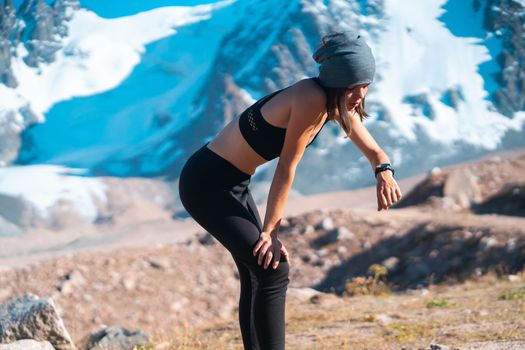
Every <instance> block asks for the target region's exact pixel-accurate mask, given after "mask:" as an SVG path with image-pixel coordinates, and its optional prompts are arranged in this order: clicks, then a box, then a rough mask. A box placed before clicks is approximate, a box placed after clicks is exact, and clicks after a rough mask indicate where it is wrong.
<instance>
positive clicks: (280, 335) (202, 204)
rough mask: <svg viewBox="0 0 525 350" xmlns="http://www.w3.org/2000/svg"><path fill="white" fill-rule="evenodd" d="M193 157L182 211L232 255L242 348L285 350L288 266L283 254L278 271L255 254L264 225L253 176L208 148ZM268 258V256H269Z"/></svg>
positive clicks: (185, 174)
mask: <svg viewBox="0 0 525 350" xmlns="http://www.w3.org/2000/svg"><path fill="white" fill-rule="evenodd" d="M207 144H208V143H206V144H205V145H204V146H202V147H201V148H200V149H198V150H197V151H196V152H195V153H193V154H192V155H191V156H190V158H189V159H188V160H187V162H186V164H185V165H184V167H183V169H182V171H181V174H180V177H179V195H180V199H181V202H182V204H183V206H184V208H185V209H186V210H187V211H188V213H189V214H190V215H191V216H192V217H193V219H195V221H197V223H199V225H201V226H202V227H203V228H204V229H205V230H206V231H208V232H209V233H210V234H212V235H213V236H214V237H215V238H216V239H217V240H218V241H219V242H220V243H221V244H222V245H223V246H224V247H225V248H226V249H227V250H228V251H229V252H230V253H231V255H232V257H233V260H234V261H235V264H236V265H237V269H238V270H239V277H240V283H241V288H240V289H241V290H240V298H239V324H240V328H241V335H242V341H243V344H244V349H245V350H247V349H249V350H254V349H257V350H281V349H284V340H285V299H286V291H287V289H288V284H289V282H290V278H289V265H288V262H287V261H286V260H285V258H284V255H283V254H281V258H280V260H279V266H278V267H277V268H276V269H273V268H272V265H271V264H270V265H269V266H268V268H267V269H265V268H264V266H263V265H264V260H263V263H262V264H261V265H260V266H259V265H258V263H257V260H258V256H259V253H257V255H255V256H254V255H253V249H254V247H255V244H256V243H257V241H258V240H259V235H260V233H261V232H262V223H261V218H260V216H259V212H258V211H257V207H256V205H255V202H254V200H253V197H252V195H251V193H250V189H249V188H248V185H249V183H250V179H251V175H250V174H247V173H245V172H243V171H241V170H240V169H238V168H237V167H235V166H234V165H233V164H232V163H230V162H229V161H228V160H226V159H224V158H222V157H221V156H219V155H218V154H216V153H215V152H213V151H212V150H210V149H209V148H208V147H207ZM265 258H266V257H265Z"/></svg>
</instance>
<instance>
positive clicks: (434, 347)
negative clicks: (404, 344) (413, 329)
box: [430, 344, 450, 350]
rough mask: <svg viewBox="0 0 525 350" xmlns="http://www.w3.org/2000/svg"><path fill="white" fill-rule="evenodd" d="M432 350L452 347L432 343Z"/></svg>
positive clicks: (447, 349) (448, 349)
mask: <svg viewBox="0 0 525 350" xmlns="http://www.w3.org/2000/svg"><path fill="white" fill-rule="evenodd" d="M430 350H450V347H448V346H446V345H443V344H430Z"/></svg>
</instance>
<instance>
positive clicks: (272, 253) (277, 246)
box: [253, 231, 288, 269]
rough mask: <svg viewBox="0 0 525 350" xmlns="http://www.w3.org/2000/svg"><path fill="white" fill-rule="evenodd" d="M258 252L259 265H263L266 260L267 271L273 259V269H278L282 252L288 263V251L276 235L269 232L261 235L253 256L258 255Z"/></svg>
mask: <svg viewBox="0 0 525 350" xmlns="http://www.w3.org/2000/svg"><path fill="white" fill-rule="evenodd" d="M257 251H259V258H258V264H259V265H261V263H262V261H263V259H264V268H265V269H266V268H268V265H270V263H271V262H272V259H273V261H274V262H273V265H272V268H273V269H276V268H277V266H279V260H280V259H281V252H282V254H283V255H284V256H285V258H286V261H288V251H287V250H286V248H285V247H284V245H283V244H282V243H281V241H280V240H279V239H278V238H277V235H276V234H272V233H270V232H267V231H263V232H261V234H260V235H259V241H257V244H256V245H255V248H254V249H253V256H255V255H257ZM265 256H266V257H265Z"/></svg>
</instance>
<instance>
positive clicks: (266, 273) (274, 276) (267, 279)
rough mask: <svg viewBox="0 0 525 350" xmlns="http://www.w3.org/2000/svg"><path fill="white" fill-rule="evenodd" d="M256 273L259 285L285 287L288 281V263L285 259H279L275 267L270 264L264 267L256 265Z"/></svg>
mask: <svg viewBox="0 0 525 350" xmlns="http://www.w3.org/2000/svg"><path fill="white" fill-rule="evenodd" d="M256 274H257V277H258V280H259V283H260V284H261V285H266V286H279V287H285V286H287V285H288V284H289V283H290V265H289V264H288V262H287V261H280V262H279V265H277V267H276V268H275V269H274V268H273V267H272V265H269V266H268V268H266V269H265V268H264V266H263V265H260V266H259V265H258V268H257V273H256Z"/></svg>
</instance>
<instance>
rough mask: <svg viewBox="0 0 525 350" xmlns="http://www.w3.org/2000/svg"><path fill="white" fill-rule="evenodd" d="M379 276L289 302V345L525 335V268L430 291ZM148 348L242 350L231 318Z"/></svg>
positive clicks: (374, 345) (395, 345)
mask: <svg viewBox="0 0 525 350" xmlns="http://www.w3.org/2000/svg"><path fill="white" fill-rule="evenodd" d="M377 276H378V275H377V274H376V275H375V277H376V278H375V283H376V284H375V285H374V283H371V282H370V280H367V279H365V280H358V281H357V282H356V281H354V284H353V285H352V284H351V285H350V287H349V288H351V287H352V286H353V287H355V288H354V290H359V293H356V294H355V295H353V296H350V295H345V296H343V297H341V298H338V299H339V300H338V301H337V302H323V301H321V302H318V303H311V302H303V303H299V302H296V301H293V300H287V309H286V334H287V336H286V337H287V338H286V343H287V349H290V350H293V349H319V350H321V349H356V350H360V349H363V350H364V349H374V350H379V349H403V348H404V349H407V350H408V349H428V348H429V345H430V344H431V343H442V344H447V345H449V346H451V347H458V346H461V344H465V343H468V342H475V341H487V340H493V341H495V340H508V341H510V340H519V339H523V329H524V327H525V282H524V281H525V273H523V272H522V273H521V274H520V276H521V280H520V281H509V279H508V278H506V277H505V276H502V277H498V276H497V275H496V274H494V273H492V274H487V275H485V276H482V277H479V278H476V279H474V280H469V281H466V282H464V283H462V284H457V285H450V286H444V285H440V286H437V285H432V286H430V287H429V292H428V294H426V295H425V294H424V293H416V294H406V293H404V294H392V293H383V292H384V291H385V290H387V289H388V288H387V287H386V286H385V284H384V283H379V282H381V281H380V280H379V278H377ZM372 279H373V278H372ZM363 286H366V288H364V287H363ZM358 287H359V288H358ZM367 290H368V294H366V293H365V292H364V291H367ZM378 290H381V291H382V292H380V293H378ZM334 299H336V298H334ZM146 349H147V350H153V349H155V350H160V349H163V350H164V349H165V350H171V349H178V350H186V349H188V350H189V349H216V350H225V349H240V350H242V349H243V348H242V340H241V338H240V331H239V326H238V321H237V318H232V319H231V320H230V321H228V322H223V323H217V324H215V325H210V326H208V327H201V328H194V329H191V328H189V327H187V329H185V330H184V331H183V332H179V333H177V334H172V335H171V336H167V335H166V334H163V335H160V334H159V335H157V336H154V337H153V341H152V345H151V346H149V347H143V348H142V349H141V350H146Z"/></svg>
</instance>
